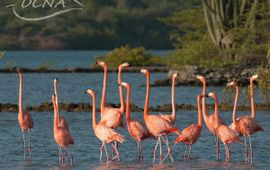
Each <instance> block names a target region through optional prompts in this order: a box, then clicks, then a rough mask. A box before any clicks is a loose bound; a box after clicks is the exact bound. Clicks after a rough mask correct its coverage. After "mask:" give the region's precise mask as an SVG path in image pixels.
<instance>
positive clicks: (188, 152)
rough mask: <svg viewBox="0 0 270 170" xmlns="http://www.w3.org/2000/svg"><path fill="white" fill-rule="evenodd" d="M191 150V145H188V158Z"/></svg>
mask: <svg viewBox="0 0 270 170" xmlns="http://www.w3.org/2000/svg"><path fill="white" fill-rule="evenodd" d="M191 150H192V145H189V151H188V160H189V159H190V153H191Z"/></svg>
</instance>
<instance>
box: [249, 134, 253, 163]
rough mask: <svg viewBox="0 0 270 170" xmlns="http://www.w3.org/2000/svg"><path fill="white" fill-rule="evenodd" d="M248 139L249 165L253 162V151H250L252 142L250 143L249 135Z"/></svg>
mask: <svg viewBox="0 0 270 170" xmlns="http://www.w3.org/2000/svg"><path fill="white" fill-rule="evenodd" d="M248 139H249V150H250V163H252V162H253V151H252V141H251V137H250V135H248Z"/></svg>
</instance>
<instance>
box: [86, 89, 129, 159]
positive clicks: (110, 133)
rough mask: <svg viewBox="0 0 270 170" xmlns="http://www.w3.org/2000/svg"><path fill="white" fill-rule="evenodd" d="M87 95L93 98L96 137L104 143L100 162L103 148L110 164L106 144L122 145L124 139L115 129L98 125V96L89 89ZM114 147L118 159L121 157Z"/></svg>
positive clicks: (101, 149) (101, 150) (93, 123)
mask: <svg viewBox="0 0 270 170" xmlns="http://www.w3.org/2000/svg"><path fill="white" fill-rule="evenodd" d="M85 93H88V94H89V95H90V96H92V100H93V104H92V125H93V130H94V133H95V135H96V137H97V138H98V139H99V140H100V141H101V142H102V144H101V147H100V158H99V159H100V161H102V152H103V148H104V150H105V154H106V159H107V163H109V162H110V160H109V155H108V152H107V148H106V144H107V143H112V142H115V141H117V142H119V143H122V142H124V140H125V139H124V137H123V136H122V135H120V134H118V133H117V132H116V131H115V130H114V129H112V128H109V127H107V126H105V125H103V124H101V123H100V122H99V123H98V124H97V121H96V94H95V92H94V91H93V90H90V89H87V90H86V91H85ZM112 146H113V147H114V150H115V152H116V154H117V155H116V157H119V152H118V150H117V147H115V146H114V145H112Z"/></svg>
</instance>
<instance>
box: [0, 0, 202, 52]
mask: <svg viewBox="0 0 270 170" xmlns="http://www.w3.org/2000/svg"><path fill="white" fill-rule="evenodd" d="M55 1H56V2H57V1H58V0H55ZM21 2H22V0H3V1H2V2H1V7H0V21H1V27H0V49H6V50H11V49H12V50H18V49H112V48H115V47H118V46H120V45H125V44H129V45H130V46H131V47H134V46H144V47H146V48H151V49H168V48H172V43H171V42H170V32H171V28H169V27H167V26H165V25H164V24H163V23H161V22H160V21H159V18H160V17H165V16H169V15H171V14H172V13H173V12H176V11H181V10H182V9H184V8H187V7H188V6H190V5H197V4H200V0H192V1H186V0H159V1H156V0H136V1H134V0H80V2H81V3H82V4H83V5H84V10H83V11H72V12H69V13H65V14H62V15H59V16H57V17H54V18H52V19H48V20H44V21H39V22H28V21H23V20H20V19H18V18H17V17H15V15H14V14H13V13H12V8H5V6H6V5H9V4H12V3H16V4H18V5H19V7H20V5H21ZM26 2H27V1H26ZM28 2H29V1H28ZM37 2H39V3H42V2H44V0H38V1H37ZM69 2H70V3H71V1H69ZM19 7H17V8H19ZM52 10H53V9H50V8H48V7H45V8H43V9H42V8H37V9H33V8H31V7H28V8H25V9H22V10H19V11H18V13H20V14H21V15H23V16H40V15H44V14H46V13H50V12H51V11H52Z"/></svg>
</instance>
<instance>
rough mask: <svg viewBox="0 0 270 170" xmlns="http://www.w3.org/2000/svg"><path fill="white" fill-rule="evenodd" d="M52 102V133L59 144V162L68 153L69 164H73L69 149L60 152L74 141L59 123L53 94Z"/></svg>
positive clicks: (62, 161) (62, 160)
mask: <svg viewBox="0 0 270 170" xmlns="http://www.w3.org/2000/svg"><path fill="white" fill-rule="evenodd" d="M52 103H53V109H54V121H53V133H54V139H55V142H56V143H57V144H58V146H59V162H61V163H64V156H67V153H69V155H68V157H70V161H71V164H73V156H72V153H71V152H70V151H69V150H67V151H66V154H65V155H64V154H63V152H62V149H63V148H65V149H67V147H68V146H69V145H73V144H74V141H73V138H72V136H71V133H70V132H69V131H68V129H66V128H65V127H61V126H60V124H59V117H60V116H59V110H58V109H57V106H56V96H55V95H52ZM66 123H67V122H66Z"/></svg>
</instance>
